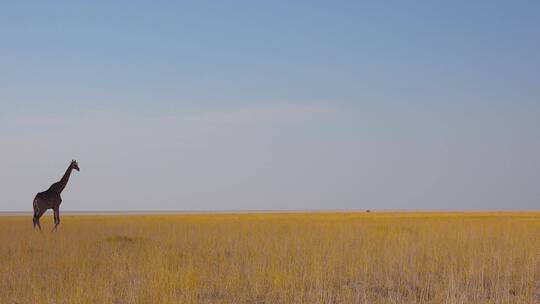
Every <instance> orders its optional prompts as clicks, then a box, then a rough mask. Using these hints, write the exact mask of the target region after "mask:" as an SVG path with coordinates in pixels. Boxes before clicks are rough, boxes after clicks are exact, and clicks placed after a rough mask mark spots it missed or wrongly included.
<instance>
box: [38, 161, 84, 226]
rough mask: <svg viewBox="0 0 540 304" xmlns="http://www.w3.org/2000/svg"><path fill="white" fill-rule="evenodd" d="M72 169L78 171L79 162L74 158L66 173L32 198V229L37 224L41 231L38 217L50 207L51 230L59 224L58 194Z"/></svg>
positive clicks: (64, 185) (60, 201)
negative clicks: (52, 223) (52, 219)
mask: <svg viewBox="0 0 540 304" xmlns="http://www.w3.org/2000/svg"><path fill="white" fill-rule="evenodd" d="M73 170H77V171H80V169H79V164H77V161H76V160H72V161H71V164H69V167H68V168H67V170H66V173H65V174H64V176H63V177H62V179H61V180H60V181H58V182H56V183H54V184H52V185H51V186H50V187H49V189H47V190H46V191H43V192H40V193H38V194H37V195H36V197H35V198H34V218H33V222H34V229H36V225H37V226H38V228H39V230H40V231H41V225H40V224H39V218H40V217H41V216H42V215H43V213H45V211H47V209H52V210H53V211H54V228H53V229H52V231H56V228H57V227H58V225H59V224H60V203H62V198H61V197H60V194H61V193H62V191H63V190H64V188H65V187H66V185H67V183H68V180H69V177H70V176H71V171H73Z"/></svg>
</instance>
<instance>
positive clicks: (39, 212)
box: [33, 210, 43, 231]
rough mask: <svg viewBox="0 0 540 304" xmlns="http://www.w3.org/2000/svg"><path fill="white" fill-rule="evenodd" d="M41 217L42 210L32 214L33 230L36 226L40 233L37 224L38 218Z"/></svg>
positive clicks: (39, 226)
mask: <svg viewBox="0 0 540 304" xmlns="http://www.w3.org/2000/svg"><path fill="white" fill-rule="evenodd" d="M42 215H43V211H42V210H38V211H37V212H36V213H34V219H33V221H34V229H35V228H36V225H37V226H38V228H39V231H41V225H40V224H39V218H40V217H41V216H42Z"/></svg>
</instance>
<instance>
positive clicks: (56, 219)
mask: <svg viewBox="0 0 540 304" xmlns="http://www.w3.org/2000/svg"><path fill="white" fill-rule="evenodd" d="M53 211H54V228H53V229H52V231H53V232H54V231H56V229H57V228H58V225H60V208H58V207H56V208H54V209H53Z"/></svg>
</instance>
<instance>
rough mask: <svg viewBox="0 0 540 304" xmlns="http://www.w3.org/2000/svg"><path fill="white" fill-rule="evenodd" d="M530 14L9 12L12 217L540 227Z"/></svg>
mask: <svg viewBox="0 0 540 304" xmlns="http://www.w3.org/2000/svg"><path fill="white" fill-rule="evenodd" d="M538 37H540V5H539V4H537V3H536V2H533V1H514V2H512V3H510V2H508V1H477V2H474V3H470V2H459V1H452V2H448V3H435V2H433V1H418V2H415V1H412V2H406V3H405V2H398V1H395V2H385V3H381V2H375V1H373V2H363V3H360V2H359V1H354V2H353V1H351V2H347V1H343V2H335V1H333V2H330V1H327V2H322V1H321V2H319V1H309V2H302V1H298V2H295V3H290V1H283V2H279V1H273V2H272V3H263V2H258V1H245V2H236V1H235V2H229V3H212V2H203V1H194V2H182V3H178V2H172V1H171V2H167V1H163V2H152V3H150V2H141V1H132V2H128V1H125V2H122V1H115V2H114V3H112V2H105V1H103V2H101V1H97V2H79V1H70V2H67V1H65V2H62V1H58V2H55V3H45V2H33V3H32V2H26V3H22V2H20V3H19V2H18V3H2V4H0V39H1V41H3V42H2V43H1V44H0V71H1V72H0V106H1V108H0V139H1V141H2V147H3V150H4V151H3V153H2V154H0V170H1V173H0V183H1V184H2V185H4V187H5V188H6V189H8V190H7V194H6V198H5V199H4V200H2V201H0V210H26V209H28V208H30V203H29V202H30V201H31V199H32V197H33V195H34V194H35V193H36V192H38V191H41V190H44V189H46V188H47V187H48V186H49V184H50V183H52V182H54V181H55V180H56V179H58V178H59V177H60V176H61V175H62V173H63V170H65V168H64V167H65V166H67V163H68V161H69V160H71V159H72V158H77V159H78V160H79V163H80V165H81V169H82V171H81V173H80V174H77V176H74V178H73V180H72V181H71V184H70V186H69V187H68V189H67V190H66V193H65V194H64V201H65V203H64V204H63V208H64V209H66V210H98V209H99V210H142V209H163V210H165V209H167V210H169V209H175V210H224V209H225V210H231V209H235V210H236V209H245V210H247V209H250V210H251V209H264V210H266V209H367V208H369V209H411V210H414V209H475V210H479V209H535V210H537V209H539V207H540V190H538V188H540V187H538V183H539V182H540V173H539V172H540V161H539V160H538V155H540V140H539V138H540V123H539V121H540V100H539V99H540V85H538V81H539V79H540V55H539V54H540V39H538Z"/></svg>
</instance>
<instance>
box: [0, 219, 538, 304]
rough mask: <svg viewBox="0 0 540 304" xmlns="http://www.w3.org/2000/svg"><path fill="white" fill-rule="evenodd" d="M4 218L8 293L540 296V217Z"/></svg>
mask: <svg viewBox="0 0 540 304" xmlns="http://www.w3.org/2000/svg"><path fill="white" fill-rule="evenodd" d="M42 226H43V228H44V232H43V233H39V232H38V231H33V230H32V219H31V216H24V217H22V216H2V217H0V303H539V302H540V213H538V212H536V213H532V212H531V213H386V212H372V213H354V212H351V213H259V214H258V213H248V214H174V215H84V216H83V215H70V216H63V217H62V224H61V225H60V227H59V231H58V232H57V233H54V234H53V233H50V232H49V231H50V229H51V228H52V222H51V218H50V217H49V216H47V217H44V218H43V219H42Z"/></svg>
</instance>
